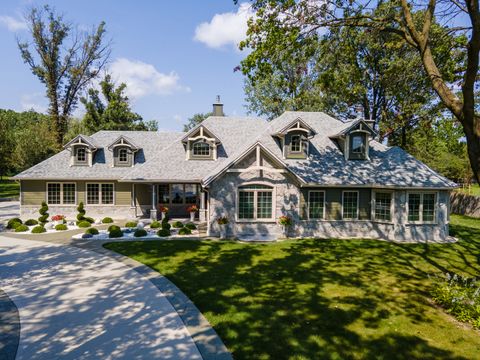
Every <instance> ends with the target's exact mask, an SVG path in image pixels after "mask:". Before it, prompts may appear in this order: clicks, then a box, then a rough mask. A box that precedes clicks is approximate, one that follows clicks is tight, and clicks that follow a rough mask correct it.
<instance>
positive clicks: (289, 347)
mask: <svg viewBox="0 0 480 360" xmlns="http://www.w3.org/2000/svg"><path fill="white" fill-rule="evenodd" d="M479 238H480V236H479ZM454 245H458V244H454ZM447 246H449V247H450V249H449V251H448V252H446V253H445V254H443V253H442V248H441V247H438V248H437V245H425V246H424V245H418V244H417V245H412V246H410V245H406V246H405V245H397V244H392V243H386V242H379V241H370V240H360V241H345V240H328V241H321V240H315V241H314V240H301V241H294V242H287V243H284V244H280V245H278V247H272V246H271V245H269V244H257V245H243V244H238V243H229V242H223V243H222V242H194V241H185V242H181V243H179V242H157V243H135V246H131V244H130V245H129V244H128V243H118V244H115V245H114V246H112V248H113V249H115V250H116V251H119V252H121V253H124V254H126V255H129V256H132V257H136V256H141V257H143V258H142V261H143V262H144V263H145V264H147V265H149V266H151V267H153V268H156V269H157V270H159V271H160V272H163V273H164V275H166V276H167V277H169V278H170V279H171V280H172V281H173V282H174V283H175V284H176V285H177V286H178V287H179V288H180V289H182V290H183V291H184V292H185V293H186V294H187V296H189V297H190V299H192V301H193V302H194V303H195V304H196V305H197V307H198V308H199V309H200V310H201V311H202V312H203V313H204V314H205V315H206V316H207V318H208V319H209V320H210V322H211V323H212V325H213V326H214V328H215V329H216V330H217V332H218V333H219V335H220V337H221V338H222V340H223V341H224V342H225V344H226V346H227V347H228V348H229V350H231V351H232V352H233V355H234V357H235V358H236V359H253V358H255V359H259V358H260V359H263V358H264V359H284V358H289V357H294V358H306V359H311V358H320V359H332V358H341V359H348V358H389V359H411V358H422V359H438V358H460V357H458V356H455V354H454V353H452V352H450V351H449V350H446V349H442V348H440V347H435V346H432V345H431V344H429V343H428V341H427V339H429V337H428V334H426V335H425V334H424V336H422V334H410V332H409V330H410V329H408V326H409V325H408V324H420V323H423V324H424V323H429V322H431V321H432V319H431V318H430V317H429V315H428V314H426V309H428V306H429V305H428V304H427V299H426V297H425V296H426V295H427V293H426V291H427V289H426V286H425V284H426V281H427V278H426V273H428V272H430V273H431V272H432V271H435V269H437V270H436V271H438V270H440V271H444V270H445V269H446V268H447V266H448V267H449V268H450V267H451V266H454V265H455V266H456V267H460V265H459V264H454V260H452V259H449V254H451V253H452V252H458V251H464V249H460V250H459V249H457V248H455V247H454V246H450V245H447ZM461 246H464V245H463V244H462V245H461ZM466 247H467V248H468V247H470V245H468V246H466ZM475 247H476V249H477V251H478V243H477V244H476V245H475V246H473V247H472V248H470V249H469V250H470V251H472V252H473V251H474V248H475ZM465 250H466V249H465ZM419 256H420V257H421V258H422V259H424V260H425V261H427V263H428V264H429V265H431V266H425V265H422V264H421V263H420V262H419V261H418V257H419ZM457 256H458V254H457ZM178 257H180V258H178ZM138 259H139V258H138ZM477 260H478V258H477ZM165 261H172V264H171V268H162V266H164V265H165V264H164V262H165ZM457 261H462V260H461V257H460V258H459V260H457ZM465 267H467V268H470V269H471V271H477V272H478V261H477V263H476V264H472V263H471V261H467V260H465V262H464V264H463V269H465ZM399 317H401V318H406V320H403V321H404V322H406V323H407V324H406V325H405V324H403V326H404V328H403V329H400V331H398V332H397V329H396V326H402V325H399V324H396V323H395V321H398V318H399ZM387 323H389V324H390V325H388V324H387ZM432 326H434V325H433V324H432ZM405 327H406V328H405ZM379 328H381V331H377V332H375V330H376V329H379ZM402 330H403V332H402ZM407 334H408V335H407Z"/></svg>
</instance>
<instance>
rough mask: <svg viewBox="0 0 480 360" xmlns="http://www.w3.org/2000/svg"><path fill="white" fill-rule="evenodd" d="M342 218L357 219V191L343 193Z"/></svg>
mask: <svg viewBox="0 0 480 360" xmlns="http://www.w3.org/2000/svg"><path fill="white" fill-rule="evenodd" d="M342 218H343V219H345V220H350V219H358V191H344V192H343V201H342Z"/></svg>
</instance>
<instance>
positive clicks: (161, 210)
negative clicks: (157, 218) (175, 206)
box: [160, 206, 168, 213]
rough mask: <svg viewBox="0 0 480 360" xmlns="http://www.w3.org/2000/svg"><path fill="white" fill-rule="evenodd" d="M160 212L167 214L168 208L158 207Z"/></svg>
mask: <svg viewBox="0 0 480 360" xmlns="http://www.w3.org/2000/svg"><path fill="white" fill-rule="evenodd" d="M160 212H162V213H167V212H168V207H166V206H160Z"/></svg>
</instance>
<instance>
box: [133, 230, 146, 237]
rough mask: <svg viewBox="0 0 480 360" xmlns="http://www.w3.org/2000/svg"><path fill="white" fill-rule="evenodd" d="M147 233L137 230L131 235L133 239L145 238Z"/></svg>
mask: <svg viewBox="0 0 480 360" xmlns="http://www.w3.org/2000/svg"><path fill="white" fill-rule="evenodd" d="M147 234H148V233H147V231H146V230H145V229H137V230H135V232H134V233H133V236H135V237H143V236H147Z"/></svg>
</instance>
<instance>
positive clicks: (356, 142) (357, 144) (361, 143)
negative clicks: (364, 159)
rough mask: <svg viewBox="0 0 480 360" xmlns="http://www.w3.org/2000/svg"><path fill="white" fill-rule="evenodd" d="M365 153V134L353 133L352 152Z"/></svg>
mask: <svg viewBox="0 0 480 360" xmlns="http://www.w3.org/2000/svg"><path fill="white" fill-rule="evenodd" d="M364 153H365V135H363V134H356V135H352V154H364Z"/></svg>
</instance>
